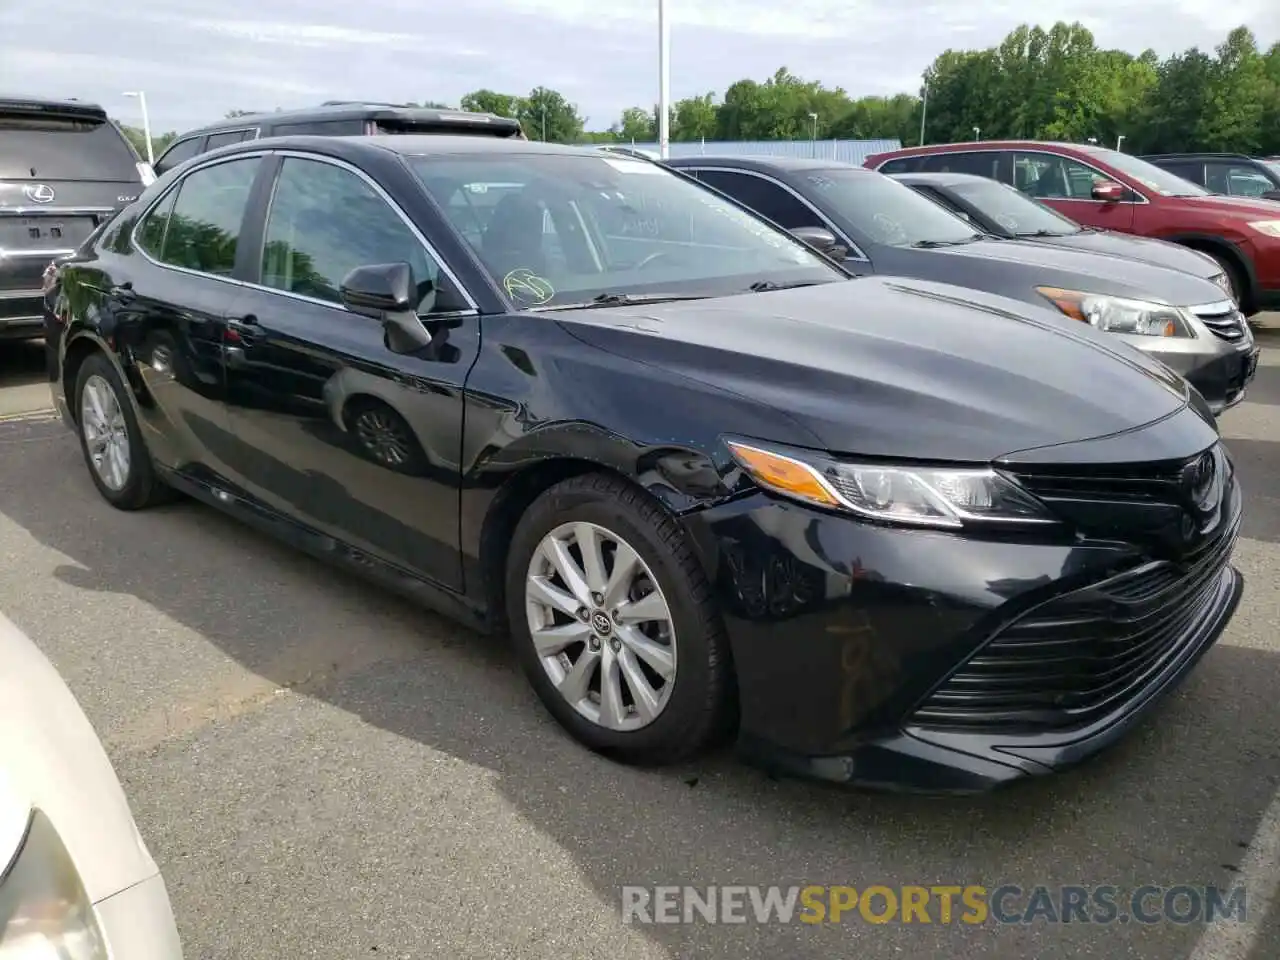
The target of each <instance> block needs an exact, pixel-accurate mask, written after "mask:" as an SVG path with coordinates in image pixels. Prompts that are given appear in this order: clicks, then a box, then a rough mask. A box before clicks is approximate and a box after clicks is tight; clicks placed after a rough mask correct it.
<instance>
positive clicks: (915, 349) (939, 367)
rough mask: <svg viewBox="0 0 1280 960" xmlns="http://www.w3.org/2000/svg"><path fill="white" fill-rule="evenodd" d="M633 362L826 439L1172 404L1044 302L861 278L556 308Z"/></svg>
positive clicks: (1166, 409)
mask: <svg viewBox="0 0 1280 960" xmlns="http://www.w3.org/2000/svg"><path fill="white" fill-rule="evenodd" d="M552 315H553V316H557V317H558V319H560V321H561V323H562V324H563V325H564V326H565V328H566V329H568V330H569V331H570V332H571V333H573V334H574V335H575V336H578V337H579V338H580V339H582V340H585V341H586V342H588V343H590V344H593V345H595V346H597V347H600V348H602V349H605V350H608V351H610V352H612V353H615V354H617V355H619V356H622V357H626V358H629V359H631V360H633V361H637V362H641V363H648V364H652V365H655V366H658V367H660V368H661V369H663V370H667V371H669V372H672V373H678V374H681V375H683V376H685V377H687V378H688V379H690V380H693V381H698V382H701V383H704V384H707V385H709V386H711V387H713V388H717V389H720V390H723V391H728V392H732V393H735V394H737V395H739V396H743V397H750V398H752V399H753V400H755V401H758V402H762V403H766V404H768V405H770V406H772V407H774V408H775V409H777V410H779V411H780V412H783V413H785V414H787V415H789V416H790V417H791V418H792V420H793V421H794V422H795V423H796V424H797V425H798V426H800V427H802V428H803V431H797V433H796V435H794V436H792V437H761V439H772V440H776V441H780V442H782V441H788V442H795V443H801V444H816V445H818V446H821V447H823V448H824V449H827V450H829V451H832V452H836V453H845V454H862V455H868V456H885V457H910V458H921V459H937V460H948V461H969V462H988V461H991V460H995V459H998V458H999V457H1001V456H1004V455H1007V454H1011V453H1015V452H1019V451H1025V450H1028V449H1031V448H1036V447H1043V446H1049V445H1055V444H1063V443H1071V442H1076V441H1082V440H1088V439H1093V438H1097V437H1101V436H1109V435H1115V434H1119V433H1123V432H1124V431H1128V430H1134V429H1136V428H1138V427H1141V426H1144V425H1146V424H1148V423H1151V422H1154V421H1156V420H1159V419H1161V418H1163V417H1166V416H1168V415H1170V414H1172V413H1174V412H1176V411H1177V410H1179V409H1181V408H1183V407H1184V406H1186V404H1187V403H1188V400H1189V397H1190V394H1189V393H1188V390H1187V386H1186V384H1185V382H1184V381H1183V380H1182V379H1181V378H1180V377H1178V376H1177V375H1176V374H1174V373H1173V372H1172V371H1171V370H1169V368H1168V367H1166V366H1164V365H1163V364H1161V363H1159V362H1158V361H1155V360H1152V359H1150V358H1149V357H1147V356H1146V355H1145V354H1143V353H1142V352H1140V351H1138V350H1135V349H1133V348H1131V347H1129V346H1128V345H1127V344H1125V343H1124V342H1123V341H1121V340H1119V339H1118V338H1115V337H1112V336H1109V335H1107V334H1100V333H1098V332H1096V331H1095V330H1093V329H1092V328H1091V327H1088V326H1087V325H1085V324H1081V323H1079V322H1077V321H1072V320H1068V319H1067V318H1066V317H1063V316H1061V315H1060V314H1058V313H1057V312H1056V311H1054V310H1052V309H1050V308H1047V307H1046V308H1040V307H1035V306H1028V305H1027V304H1024V303H1021V302H1018V301H1014V300H1010V299H1007V298H1004V297H997V296H994V295H990V294H985V293H981V292H978V291H975V290H969V289H965V288H960V287H954V286H950V285H947V284H939V283H928V282H924V281H915V280H902V279H896V278H885V277H867V278H863V279H858V280H849V281H845V282H836V283H830V284H823V285H820V286H814V287H805V288H799V289H793V290H781V291H775V292H770V293H757V294H746V295H741V296H733V297H722V298H715V299H707V300H695V301H683V302H672V303H659V304H652V305H644V306H640V305H637V306H630V307H611V308H603V309H589V310H581V311H573V312H566V313H562V314H552Z"/></svg>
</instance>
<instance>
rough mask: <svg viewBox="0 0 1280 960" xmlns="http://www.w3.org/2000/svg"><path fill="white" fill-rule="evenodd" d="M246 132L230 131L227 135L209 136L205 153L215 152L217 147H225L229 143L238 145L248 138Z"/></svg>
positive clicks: (215, 134)
mask: <svg viewBox="0 0 1280 960" xmlns="http://www.w3.org/2000/svg"><path fill="white" fill-rule="evenodd" d="M249 133H250V131H248V130H231V131H229V132H228V133H212V134H210V135H209V141H208V143H206V144H205V148H204V149H205V152H206V153H207V152H208V151H210V150H217V149H218V148H219V147H225V146H227V144H230V143H239V142H240V141H241V140H246V139H248V137H249Z"/></svg>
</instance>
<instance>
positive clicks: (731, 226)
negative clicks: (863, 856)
mask: <svg viewBox="0 0 1280 960" xmlns="http://www.w3.org/2000/svg"><path fill="white" fill-rule="evenodd" d="M46 302H47V309H48V311H49V317H48V318H47V322H48V323H49V325H50V328H51V330H52V331H53V335H52V336H51V338H50V344H49V349H50V351H51V353H52V355H51V361H52V362H51V369H52V370H53V374H52V377H53V384H52V386H53V391H54V394H55V397H56V398H57V402H58V405H59V407H60V408H61V411H62V415H63V417H64V418H65V420H66V422H67V424H68V426H69V427H71V428H72V429H73V430H74V431H75V432H76V434H77V435H78V437H79V440H80V443H81V445H82V446H83V450H84V457H85V461H86V463H87V465H88V471H89V476H90V477H91V478H92V481H93V483H94V484H96V486H97V488H98V490H99V491H100V492H101V494H102V496H103V497H104V498H105V499H106V500H107V501H108V502H109V503H110V504H112V505H114V506H116V507H118V508H121V509H126V510H136V509H139V508H142V507H146V506H148V505H149V504H153V503H156V502H157V501H159V500H162V499H164V498H165V497H167V496H170V495H172V494H174V493H175V492H180V493H183V494H187V495H189V496H192V497H194V498H197V499H199V500H202V501H205V502H206V503H208V504H211V505H213V506H215V507H218V508H221V509H223V510H226V511H228V512H230V513H232V514H234V515H236V516H237V517H239V518H241V519H243V520H244V521H246V522H248V523H251V524H254V525H256V526H258V527H261V528H263V529H266V530H269V531H273V532H274V533H276V534H278V535H279V536H281V537H283V538H285V539H287V540H289V541H291V542H293V543H294V544H296V545H298V546H300V547H303V548H305V549H307V550H309V551H312V552H313V553H316V554H319V555H322V556H326V557H329V558H331V559H332V560H333V561H334V562H337V563H340V564H343V565H345V566H347V567H349V568H350V569H352V570H353V571H359V572H360V573H362V574H364V575H366V576H368V577H371V578H374V579H376V580H378V581H380V582H382V583H384V584H387V585H390V586H391V587H394V588H396V589H398V590H401V591H403V592H405V593H407V594H409V595H411V596H415V597H418V598H420V599H421V600H423V601H424V602H425V603H428V604H430V605H432V606H435V607H437V608H440V609H442V610H445V611H447V612H449V613H451V614H453V615H454V616H456V617H459V618H461V619H462V620H464V621H465V622H467V623H468V624H471V625H472V626H474V627H476V628H479V629H486V630H493V631H501V632H509V633H510V635H511V636H512V638H513V642H514V647H515V650H516V654H517V656H518V658H519V660H520V662H521V664H522V665H523V667H524V669H525V671H526V673H527V675H528V677H529V680H530V681H531V683H532V685H533V687H534V689H535V690H536V691H537V694H538V696H539V697H540V698H541V699H542V701H543V703H544V704H545V705H546V707H547V709H548V710H549V711H550V712H551V713H552V714H553V715H554V716H555V717H556V719H557V720H558V721H559V722H560V723H561V724H562V725H563V726H564V727H565V728H566V729H567V730H568V731H569V732H570V733H571V734H572V735H573V736H575V737H576V738H577V739H578V740H580V741H581V742H582V743H584V744H586V745H587V746H589V747H590V748H592V749H595V750H598V751H600V752H602V753H605V754H607V755H610V756H613V757H616V758H618V759H620V760H624V761H628V762H636V763H661V762H670V761H676V760H679V759H682V758H687V757H689V756H691V755H693V754H696V753H698V752H700V751H703V750H706V749H708V748H709V747H710V746H712V745H713V744H714V743H715V742H717V741H718V740H720V739H721V738H724V737H728V736H731V735H732V736H736V737H737V739H738V742H739V744H740V745H741V747H742V749H743V751H744V752H745V753H746V754H747V755H748V756H749V757H751V758H753V759H754V760H756V761H757V762H760V763H764V764H767V765H769V766H771V767H772V768H773V769H776V770H779V771H781V772H786V771H791V772H795V773H802V774H808V775H811V776H817V777H823V778H828V779H834V780H838V781H851V782H858V783H863V784H868V785H879V786H885V787H894V788H913V789H924V790H929V791H956V792H964V791H974V790H981V789H984V788H987V787H991V786H994V785H997V784H1001V783H1005V782H1008V781H1012V780H1016V779H1019V778H1022V777H1025V776H1027V775H1033V774H1041V773H1045V772H1048V771H1050V770H1052V769H1055V768H1057V767H1061V766H1064V765H1067V764H1070V763H1073V762H1075V761H1077V760H1080V759H1081V758H1083V757H1085V756H1087V755H1089V754H1091V753H1093V752H1095V751H1096V750H1098V749H1100V748H1101V747H1103V746H1105V745H1107V744H1109V743H1111V742H1113V741H1115V740H1116V739H1117V738H1118V737H1120V736H1121V735H1122V734H1123V733H1124V732H1125V731H1126V730H1127V729H1128V728H1129V727H1131V726H1132V724H1133V723H1134V722H1135V720H1136V719H1137V718H1138V717H1139V716H1141V715H1142V714H1144V712H1146V711H1147V709H1148V708H1149V707H1151V706H1152V705H1153V704H1154V703H1155V702H1156V701H1157V699H1158V697H1159V695H1160V694H1162V693H1164V692H1166V691H1168V690H1169V689H1170V688H1171V687H1173V686H1175V685H1176V684H1177V683H1178V682H1179V681H1180V680H1182V678H1183V677H1184V676H1185V675H1186V674H1187V672H1188V671H1189V670H1190V669H1191V668H1192V666H1193V665H1194V664H1195V663H1196V662H1197V660H1198V659H1199V658H1200V656H1201V655H1202V654H1203V653H1204V652H1205V650H1206V649H1208V647H1209V646H1210V645H1211V644H1212V643H1213V642H1214V641H1215V640H1216V639H1217V637H1218V636H1219V634H1221V632H1222V630H1223V629H1224V627H1225V626H1226V624H1227V622H1228V620H1229V618H1230V617H1231V615H1232V613H1233V612H1234V610H1235V608H1236V605H1237V603H1238V600H1239V597H1240V592H1241V589H1242V580H1241V577H1240V575H1239V574H1238V573H1237V572H1236V571H1235V570H1234V569H1233V568H1232V567H1231V566H1230V565H1229V559H1230V554H1231V550H1232V547H1233V544H1234V543H1235V540H1236V535H1237V530H1238V526H1239V522H1240V509H1241V507H1240V502H1241V501H1240V491H1239V488H1238V486H1237V482H1236V478H1235V475H1234V472H1233V469H1232V463H1231V460H1230V458H1229V456H1228V455H1227V452H1226V451H1225V450H1224V449H1223V447H1222V445H1221V443H1220V442H1219V437H1218V432H1217V429H1216V427H1215V426H1214V419H1213V416H1212V415H1211V413H1210V412H1209V411H1208V409H1207V408H1206V406H1205V404H1204V401H1203V399H1202V398H1200V397H1199V395H1198V394H1196V393H1194V392H1193V391H1190V390H1188V388H1187V386H1186V384H1185V382H1184V381H1182V380H1181V379H1180V378H1178V377H1176V376H1174V375H1172V374H1170V373H1169V371H1168V370H1167V368H1165V367H1163V366H1161V365H1160V364H1158V363H1154V362H1152V361H1151V360H1149V359H1148V358H1147V357H1145V356H1144V355H1143V354H1142V353H1140V352H1139V351H1136V350H1133V349H1131V348H1129V347H1127V346H1126V345H1125V344H1124V343H1122V342H1120V341H1119V340H1117V339H1116V338H1114V337H1108V336H1106V335H1104V334H1100V333H1098V332H1096V331H1094V330H1092V329H1090V328H1089V327H1087V326H1086V325H1084V324H1080V323H1075V322H1073V321H1071V320H1068V319H1066V318H1064V317H1062V316H1061V315H1060V314H1058V313H1057V312H1056V311H1054V310H1052V309H1051V308H1050V307H1049V306H1047V305H1046V307H1044V308H1038V307H1035V306H1029V305H1027V304H1022V303H1018V302H1015V301H1012V300H1008V299H1003V298H1001V297H998V296H994V295H990V294H984V293H979V292H975V291H972V290H963V289H960V288H957V287H952V286H947V285H943V284H936V283H928V282H923V281H911V280H900V279H893V278H889V277H874V278H863V279H852V278H850V276H849V275H848V274H847V273H845V272H844V271H842V270H841V269H840V268H839V267H837V266H836V265H834V264H833V263H832V262H831V261H829V260H827V259H825V258H823V257H821V256H819V255H818V254H816V253H814V252H813V251H812V250H811V249H809V248H808V247H806V246H805V245H804V244H802V243H801V242H799V241H798V240H796V239H795V238H793V237H791V236H790V235H788V234H787V233H785V232H782V231H781V230H779V229H778V228H776V227H774V226H772V225H771V224H769V223H768V222H766V221H764V220H762V219H759V218H757V216H756V215H754V214H751V213H748V212H746V211H744V210H743V209H741V208H740V207H738V206H737V205H735V204H733V203H731V202H730V201H728V200H726V199H724V198H723V197H721V196H720V195H719V194H717V193H715V192H714V191H710V190H707V189H705V188H703V187H701V186H699V185H698V184H696V183H694V182H692V181H690V180H689V179H688V178H685V177H681V176H679V175H676V174H673V173H672V172H670V171H669V170H667V169H665V168H664V167H662V166H661V165H659V164H654V163H651V162H647V161H645V160H643V159H636V158H630V157H623V156H615V155H609V154H604V153H601V152H599V151H595V150H588V149H579V148H571V147H559V146H551V145H545V144H538V143H530V142H515V141H506V140H500V139H496V138H494V139H490V138H475V137H466V138H453V137H446V136H433V137H406V136H397V137H386V138H379V137H368V138H359V139H357V138H349V139H343V138H306V137H303V138H288V139H278V140H259V141H252V142H247V143H242V144H238V145H235V146H232V147H227V148H224V149H221V150H217V151H214V152H212V153H209V154H207V155H204V156H201V157H199V158H197V159H195V160H192V161H189V162H188V163H186V164H184V165H182V166H180V167H177V168H175V169H174V170H171V171H169V172H168V173H166V174H165V175H164V176H163V177H161V178H160V180H158V181H157V182H156V183H155V184H153V185H152V186H151V187H149V188H148V189H147V190H146V191H145V192H144V193H143V194H142V196H140V197H139V199H138V200H137V202H135V203H133V204H132V205H130V206H129V207H127V208H126V209H125V210H124V211H122V212H121V213H120V214H119V215H118V216H117V217H116V219H114V220H113V221H112V222H111V223H110V224H108V225H107V227H106V228H105V229H103V230H102V231H101V232H99V233H98V234H97V235H95V236H94V237H92V238H91V239H90V240H89V241H88V242H87V243H86V244H85V245H84V246H82V247H81V249H80V250H79V252H78V253H77V254H76V255H74V256H73V257H71V258H69V259H67V260H65V261H63V262H61V263H59V264H58V265H57V267H56V268H55V269H54V270H51V271H50V273H49V275H48V289H47V293H46Z"/></svg>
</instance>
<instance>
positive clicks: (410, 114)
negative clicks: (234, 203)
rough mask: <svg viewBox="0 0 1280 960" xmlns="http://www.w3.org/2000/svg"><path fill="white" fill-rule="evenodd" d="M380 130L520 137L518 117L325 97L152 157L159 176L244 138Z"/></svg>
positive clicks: (236, 122) (202, 133)
mask: <svg viewBox="0 0 1280 960" xmlns="http://www.w3.org/2000/svg"><path fill="white" fill-rule="evenodd" d="M380 133H393V134H394V133H452V134H459V133H463V134H465V133H477V134H482V135H484V136H492V137H514V138H516V139H524V138H525V137H524V132H523V131H522V130H521V128H520V123H519V121H517V120H512V119H510V118H509V117H499V116H497V115H496V114H492V113H471V112H468V111H466V110H440V109H436V108H434V107H414V106H412V105H409V104H403V103H370V102H368V101H359V102H356V101H347V100H329V101H326V102H325V103H322V104H321V105H320V106H318V107H307V108H304V109H302V110H279V111H275V112H273V113H250V114H244V115H242V116H239V117H229V118H228V119H226V120H220V121H219V122H217V123H213V124H210V125H209V126H207V127H201V128H200V129H199V130H192V131H191V132H190V133H186V134H183V135H182V136H181V137H179V138H178V139H177V140H175V141H174V142H173V143H172V144H170V146H169V149H167V150H166V151H165V152H164V154H163V155H162V156H161V157H160V159H158V160H157V161H156V164H155V170H156V174H157V176H158V175H160V174H163V173H164V172H165V171H166V170H171V169H173V168H174V167H176V166H177V165H178V164H180V163H182V162H184V161H186V160H190V159H191V158H192V157H195V156H199V155H200V154H202V153H208V152H209V151H210V150H216V149H217V148H218V147H225V146H227V145H228V144H231V143H239V142H240V141H242V140H257V139H259V138H261V137H287V136H294V135H297V134H306V135H308V136H313V137H362V136H373V135H375V134H380Z"/></svg>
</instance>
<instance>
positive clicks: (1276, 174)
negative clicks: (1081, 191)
mask: <svg viewBox="0 0 1280 960" xmlns="http://www.w3.org/2000/svg"><path fill="white" fill-rule="evenodd" d="M1142 159H1143V160H1146V161H1147V162H1148V163H1154V164H1155V165H1156V166H1157V167H1161V168H1163V169H1165V170H1168V171H1169V172H1170V173H1175V174H1177V175H1178V176H1180V177H1182V179H1184V180H1190V181H1191V182H1192V183H1196V184H1199V185H1200V186H1202V187H1204V188H1205V189H1206V190H1212V191H1213V192H1214V193H1221V194H1225V195H1227V196H1231V197H1261V198H1262V199H1263V200H1280V160H1264V159H1260V158H1258V157H1249V156H1245V155H1244V154H1243V153H1162V154H1156V155H1152V156H1146V157H1143V158H1142Z"/></svg>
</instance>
